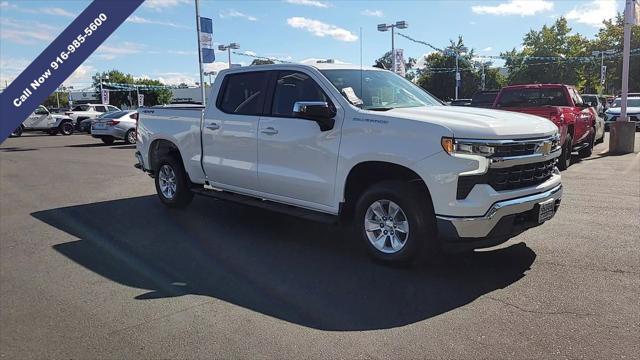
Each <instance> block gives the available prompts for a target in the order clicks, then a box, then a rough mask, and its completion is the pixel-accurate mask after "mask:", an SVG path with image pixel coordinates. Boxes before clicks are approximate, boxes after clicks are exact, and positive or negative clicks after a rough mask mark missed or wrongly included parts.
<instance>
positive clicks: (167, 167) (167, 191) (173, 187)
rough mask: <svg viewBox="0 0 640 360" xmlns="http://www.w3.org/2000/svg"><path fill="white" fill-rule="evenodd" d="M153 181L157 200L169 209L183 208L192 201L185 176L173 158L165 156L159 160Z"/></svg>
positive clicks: (178, 162)
mask: <svg viewBox="0 0 640 360" xmlns="http://www.w3.org/2000/svg"><path fill="white" fill-rule="evenodd" d="M154 181H155V184H156V192H157V193H158V198H160V201H161V202H162V203H163V204H164V205H166V206H168V207H170V208H181V207H185V206H187V205H189V203H191V200H193V192H191V190H190V189H189V180H188V179H187V174H186V172H185V171H184V167H183V166H182V164H181V163H180V161H179V160H178V159H176V157H175V156H167V157H164V158H162V159H161V160H160V163H159V164H158V168H157V169H156V171H155V180H154Z"/></svg>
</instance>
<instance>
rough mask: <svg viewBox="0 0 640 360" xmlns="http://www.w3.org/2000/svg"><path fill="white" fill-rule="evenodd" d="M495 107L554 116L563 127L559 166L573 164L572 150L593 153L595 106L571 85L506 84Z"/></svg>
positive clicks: (556, 122) (561, 167)
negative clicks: (591, 105) (586, 100)
mask: <svg viewBox="0 0 640 360" xmlns="http://www.w3.org/2000/svg"><path fill="white" fill-rule="evenodd" d="M493 107H494V108H496V109H500V110H507V111H515V112H520V113H526V114H532V115H538V116H541V117H544V118H547V119H549V120H551V121H552V122H553V123H554V124H556V126H557V127H558V129H559V130H560V142H561V144H562V155H560V160H559V162H558V167H559V168H560V170H564V169H566V168H567V167H569V165H570V164H571V153H572V152H574V151H577V152H578V155H579V156H580V157H588V156H591V153H592V151H593V145H594V143H595V138H596V128H595V127H596V114H595V110H594V109H593V108H591V107H590V106H589V105H588V104H586V103H585V102H584V101H583V100H582V97H581V96H580V94H578V91H577V90H576V89H575V88H574V87H573V86H570V85H562V84H532V85H512V86H507V87H504V88H503V89H502V90H501V91H500V93H499V94H498V97H496V101H495V103H494V104H493Z"/></svg>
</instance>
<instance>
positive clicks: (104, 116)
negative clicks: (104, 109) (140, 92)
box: [98, 111, 129, 119]
mask: <svg viewBox="0 0 640 360" xmlns="http://www.w3.org/2000/svg"><path fill="white" fill-rule="evenodd" d="M128 113H129V111H112V112H108V113H104V114H102V115H100V116H98V117H99V118H100V119H117V118H120V117H123V116H125V115H127V114H128Z"/></svg>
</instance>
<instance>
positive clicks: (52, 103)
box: [42, 92, 69, 109]
mask: <svg viewBox="0 0 640 360" xmlns="http://www.w3.org/2000/svg"><path fill="white" fill-rule="evenodd" d="M58 100H60V106H61V107H65V106H69V93H67V92H59V93H58V94H57V97H56V93H55V92H54V93H53V94H51V95H49V96H48V97H47V99H46V100H45V101H44V102H43V103H42V105H44V106H45V107H46V108H47V109H49V108H57V107H58Z"/></svg>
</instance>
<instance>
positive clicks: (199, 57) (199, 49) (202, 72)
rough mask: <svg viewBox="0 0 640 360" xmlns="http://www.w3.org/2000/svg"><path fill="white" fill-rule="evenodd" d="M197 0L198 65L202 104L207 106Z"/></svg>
mask: <svg viewBox="0 0 640 360" xmlns="http://www.w3.org/2000/svg"><path fill="white" fill-rule="evenodd" d="M195 1H196V29H197V33H196V35H197V37H198V66H199V69H200V92H201V95H202V106H206V105H207V102H206V98H205V91H204V68H203V67H202V47H201V46H200V0H195Z"/></svg>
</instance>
